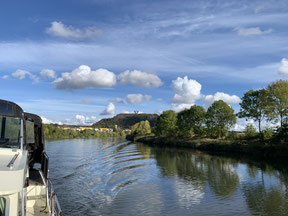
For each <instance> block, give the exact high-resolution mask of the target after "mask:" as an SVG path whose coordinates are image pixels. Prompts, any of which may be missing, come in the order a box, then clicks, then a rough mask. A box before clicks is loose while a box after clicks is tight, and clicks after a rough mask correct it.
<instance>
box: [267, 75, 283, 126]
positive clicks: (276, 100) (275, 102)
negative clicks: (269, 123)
mask: <svg viewBox="0 0 288 216" xmlns="http://www.w3.org/2000/svg"><path fill="white" fill-rule="evenodd" d="M267 89H268V93H269V99H270V101H271V105H270V106H269V111H270V112H269V116H270V118H271V119H274V118H279V119H280V127H281V128H282V126H283V124H284V119H285V117H287V114H288V81H284V80H279V81H277V82H274V83H272V84H270V85H269V86H268V88H267Z"/></svg>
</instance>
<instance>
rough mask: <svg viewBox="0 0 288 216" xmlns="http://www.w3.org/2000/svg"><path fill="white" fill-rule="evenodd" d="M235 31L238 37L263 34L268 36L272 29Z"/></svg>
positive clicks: (257, 28)
mask: <svg viewBox="0 0 288 216" xmlns="http://www.w3.org/2000/svg"><path fill="white" fill-rule="evenodd" d="M235 30H236V31H237V33H238V35H241V36H249V35H263V34H269V33H271V32H272V29H267V30H261V29H260V28H259V27H252V28H236V29H235Z"/></svg>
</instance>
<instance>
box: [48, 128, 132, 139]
mask: <svg viewBox="0 0 288 216" xmlns="http://www.w3.org/2000/svg"><path fill="white" fill-rule="evenodd" d="M128 133H129V132H127V131H125V130H115V131H113V132H110V131H109V132H100V131H93V130H82V131H77V130H72V129H66V130H64V129H62V128H58V127H57V125H53V124H45V125H44V136H45V139H47V140H58V139H74V138H98V137H126V135H127V134H128Z"/></svg>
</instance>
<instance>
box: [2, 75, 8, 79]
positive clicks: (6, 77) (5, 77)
mask: <svg viewBox="0 0 288 216" xmlns="http://www.w3.org/2000/svg"><path fill="white" fill-rule="evenodd" d="M1 78H2V79H8V78H9V75H4V76H2V77H1Z"/></svg>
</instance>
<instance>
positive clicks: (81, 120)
mask: <svg viewBox="0 0 288 216" xmlns="http://www.w3.org/2000/svg"><path fill="white" fill-rule="evenodd" d="M75 119H76V124H81V125H90V124H93V123H95V122H96V120H97V118H96V117H95V116H90V117H89V116H84V115H79V114H78V115H76V116H75Z"/></svg>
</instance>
